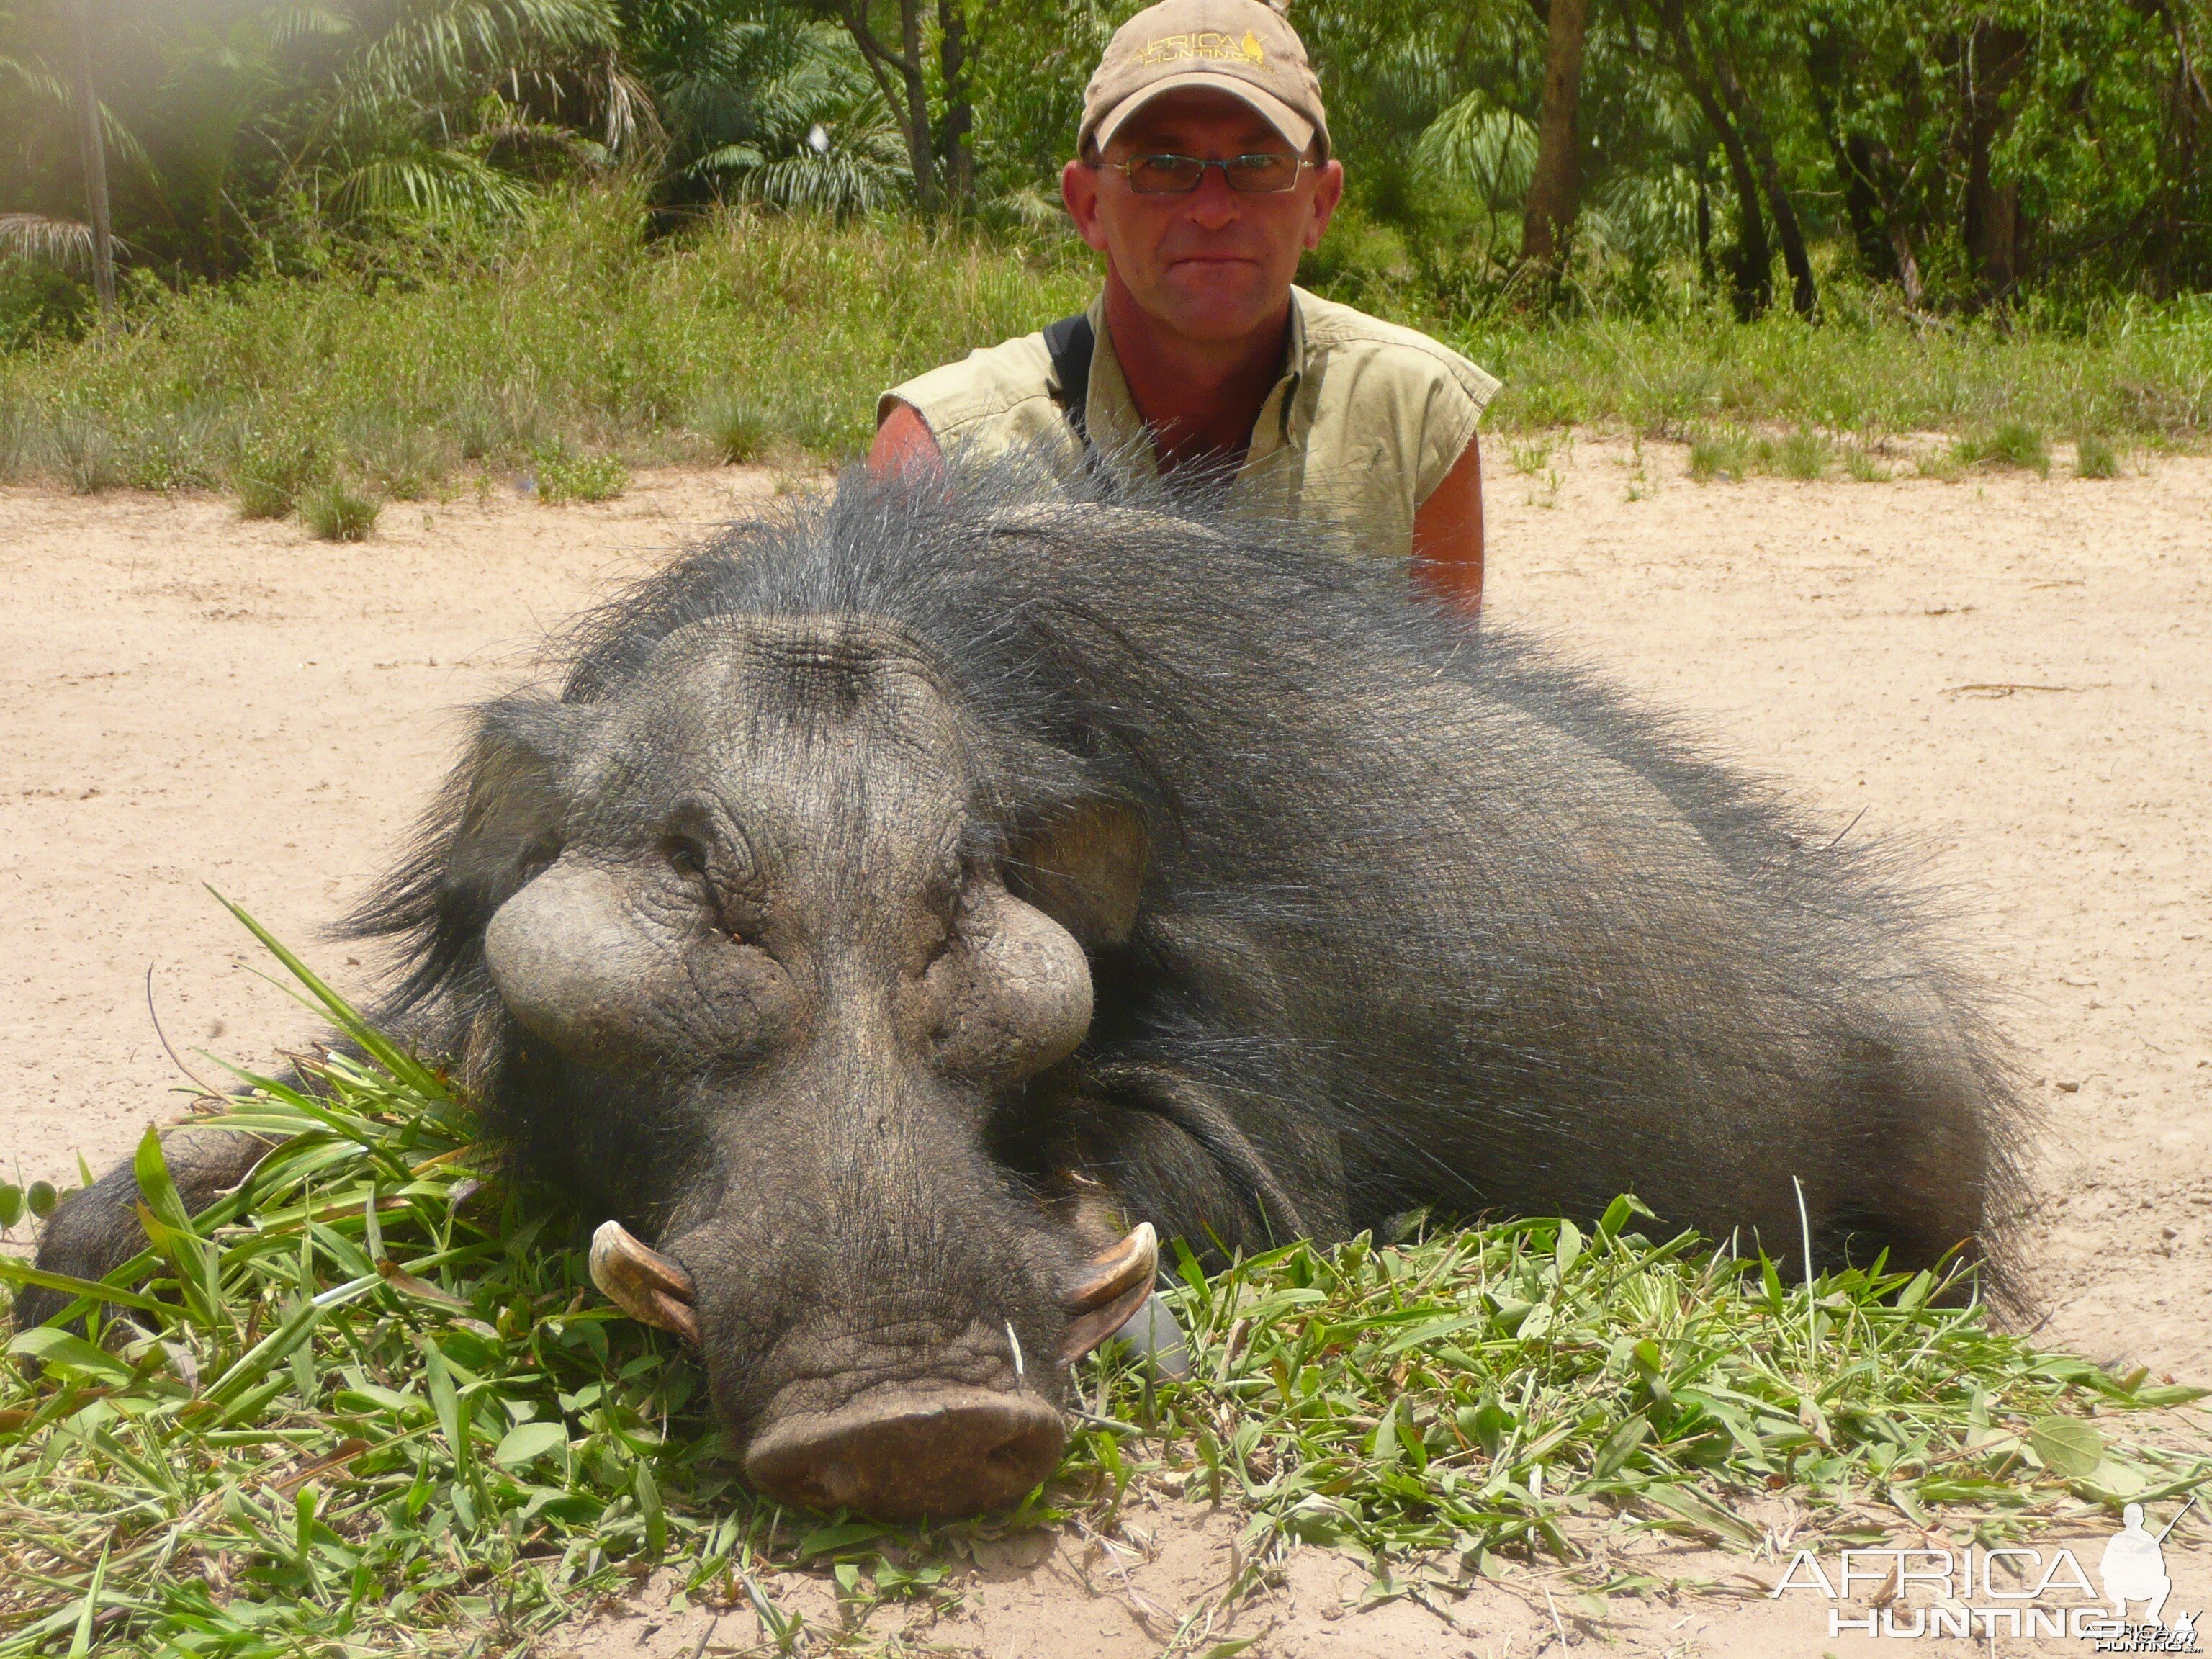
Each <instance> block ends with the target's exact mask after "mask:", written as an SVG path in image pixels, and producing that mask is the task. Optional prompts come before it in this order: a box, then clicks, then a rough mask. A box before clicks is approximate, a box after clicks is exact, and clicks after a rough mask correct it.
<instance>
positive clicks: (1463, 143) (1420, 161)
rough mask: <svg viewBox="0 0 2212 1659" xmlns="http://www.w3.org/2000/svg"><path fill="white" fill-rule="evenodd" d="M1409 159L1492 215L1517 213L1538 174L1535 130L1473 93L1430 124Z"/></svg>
mask: <svg viewBox="0 0 2212 1659" xmlns="http://www.w3.org/2000/svg"><path fill="white" fill-rule="evenodd" d="M1413 160H1414V165H1415V166H1417V167H1419V168H1420V169H1421V170H1422V171H1423V172H1425V173H1428V174H1429V175H1430V176H1431V177H1432V178H1434V179H1437V180H1439V181H1440V182H1443V183H1447V184H1451V185H1457V186H1459V187H1460V188H1461V189H1462V190H1465V191H1468V193H1469V194H1470V195H1472V196H1473V197H1474V198H1475V199H1476V200H1477V201H1479V202H1480V203H1481V204H1483V205H1484V206H1486V207H1487V208H1489V209H1490V210H1492V211H1493V212H1503V211H1505V210H1511V209H1517V208H1518V207H1519V206H1520V204H1521V203H1522V201H1523V200H1524V199H1525V198H1526V197H1527V196H1528V181H1529V179H1531V178H1532V177H1534V174H1535V171H1536V129H1535V128H1534V126H1532V125H1529V123H1528V121H1526V120H1524V119H1523V118H1522V117H1521V116H1520V115H1518V114H1517V113H1516V112H1514V111H1512V110H1510V109H1504V108H1500V107H1499V106H1497V105H1496V104H1493V103H1492V102H1491V101H1490V99H1489V98H1488V96H1487V95H1486V94H1483V93H1480V92H1472V93H1469V94H1468V95H1467V96H1466V97H1464V98H1462V99H1461V100H1459V101H1458V102H1457V103H1455V104H1454V105H1452V106H1450V107H1449V109H1447V110H1445V111H1444V112H1443V114H1441V115H1439V116H1437V118H1436V119H1435V120H1433V121H1431V122H1430V123H1429V125H1428V126H1427V128H1426V129H1425V130H1424V131H1423V132H1422V134H1421V136H1420V137H1419V139H1418V140H1417V141H1416V142H1415V143H1414V145H1413Z"/></svg>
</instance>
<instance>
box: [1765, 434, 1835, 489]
mask: <svg viewBox="0 0 2212 1659" xmlns="http://www.w3.org/2000/svg"><path fill="white" fill-rule="evenodd" d="M1833 453H1835V446H1834V445H1833V444H1832V443H1830V442H1829V441H1828V439H1827V436H1826V434H1824V433H1820V432H1815V431H1814V430H1812V429H1811V428H1808V427H1800V428H1798V429H1797V430H1796V431H1795V432H1792V433H1790V435H1788V436H1787V437H1785V438H1784V439H1783V441H1781V442H1780V443H1779V444H1778V445H1777V446H1776V447H1775V466H1776V469H1777V470H1778V471H1780V472H1781V473H1782V474H1783V475H1784V477H1791V478H1802V479H1806V480H1808V481H1809V480H1812V479H1815V478H1824V477H1826V476H1827V473H1828V461H1829V458H1830V457H1831V456H1832V454H1833Z"/></svg>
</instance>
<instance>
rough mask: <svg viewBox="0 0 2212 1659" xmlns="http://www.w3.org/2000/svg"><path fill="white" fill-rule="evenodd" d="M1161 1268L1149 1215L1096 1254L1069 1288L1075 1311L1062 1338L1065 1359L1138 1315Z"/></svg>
mask: <svg viewBox="0 0 2212 1659" xmlns="http://www.w3.org/2000/svg"><path fill="white" fill-rule="evenodd" d="M1159 1271H1160V1241H1159V1236H1158V1234H1157V1233H1155V1232H1154V1231H1152V1223H1151V1222H1149V1221H1139V1223H1138V1224H1137V1225H1135V1226H1134V1227H1133V1228H1132V1229H1131V1230H1130V1232H1129V1236H1128V1237H1127V1238H1125V1239H1123V1240H1122V1241H1121V1243H1119V1244H1116V1245H1115V1247H1114V1248H1113V1249H1110V1250H1108V1251H1106V1252H1104V1253H1103V1255H1098V1256H1096V1257H1093V1258H1092V1260H1091V1271H1090V1272H1089V1273H1085V1275H1084V1276H1083V1277H1082V1278H1081V1279H1079V1280H1077V1281H1076V1283H1075V1284H1074V1285H1071V1286H1070V1287H1069V1289H1068V1291H1067V1295H1066V1305H1067V1310H1068V1311H1069V1312H1070V1313H1071V1314H1073V1315H1074V1316H1075V1317H1074V1318H1073V1320H1071V1321H1070V1322H1069V1323H1068V1327H1067V1334H1066V1336H1065V1337H1063V1338H1062V1339H1061V1341H1060V1361H1061V1363H1062V1364H1073V1363H1074V1362H1075V1361H1077V1360H1079V1359H1080V1358H1083V1356H1084V1355H1085V1354H1087V1353H1089V1352H1091V1350H1092V1349H1093V1348H1095V1347H1097V1346H1098V1345H1099V1344H1100V1343H1101V1342H1103V1341H1104V1340H1106V1339H1107V1338H1108V1337H1109V1336H1111V1335H1113V1334H1114V1333H1115V1332H1116V1331H1118V1330H1120V1329H1121V1327H1122V1326H1124V1325H1126V1324H1127V1323H1128V1322H1129V1321H1130V1320H1131V1319H1133V1318H1134V1317H1135V1316H1136V1313H1137V1310H1138V1309H1139V1308H1141V1307H1143V1306H1144V1305H1145V1303H1146V1299H1147V1298H1148V1297H1151V1295H1152V1281H1153V1280H1154V1279H1157V1278H1158V1276H1159Z"/></svg>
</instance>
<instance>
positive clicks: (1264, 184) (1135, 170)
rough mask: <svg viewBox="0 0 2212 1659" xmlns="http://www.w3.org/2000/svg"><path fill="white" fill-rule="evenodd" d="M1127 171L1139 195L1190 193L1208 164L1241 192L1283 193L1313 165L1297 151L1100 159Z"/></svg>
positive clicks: (1233, 188)
mask: <svg viewBox="0 0 2212 1659" xmlns="http://www.w3.org/2000/svg"><path fill="white" fill-rule="evenodd" d="M1094 165H1096V166H1098V167H1112V168H1114V169H1115V171H1116V172H1119V173H1124V174H1126V175H1127V178H1128V180H1129V188H1130V189H1131V190H1133V191H1136V192H1137V194H1138V195H1139V196H1188V195H1189V194H1190V193H1191V192H1192V191H1194V190H1196V189H1197V188H1198V187H1199V185H1200V183H1202V182H1203V181H1204V180H1205V178H1206V169H1207V168H1208V167H1219V168H1220V169H1221V176H1222V178H1223V179H1225V180H1227V181H1228V185H1229V188H1230V189H1231V190H1233V191H1237V194H1239V195H1240V196H1280V195H1281V194H1282V193H1283V192H1284V191H1286V190H1295V189H1296V188H1297V182H1298V175H1299V174H1300V173H1303V172H1304V171H1305V170H1306V169H1307V168H1308V167H1311V166H1312V165H1313V163H1312V162H1310V161H1300V160H1299V159H1298V158H1297V156H1295V155H1231V156H1229V157H1227V158H1226V159H1225V160H1221V161H1203V160H1201V159H1200V158H1199V157H1198V156H1195V155H1133V156H1131V157H1130V158H1129V159H1128V160H1127V161H1099V162H1097V163H1095V164H1094Z"/></svg>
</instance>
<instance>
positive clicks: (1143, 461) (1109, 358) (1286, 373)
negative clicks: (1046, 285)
mask: <svg viewBox="0 0 2212 1659" xmlns="http://www.w3.org/2000/svg"><path fill="white" fill-rule="evenodd" d="M1304 299H1305V295H1304V294H1303V293H1302V292H1301V291H1300V290H1299V289H1297V288H1296V287H1293V288H1292V289H1291V319H1290V323H1291V325H1290V337H1289V338H1288V339H1287V340H1285V342H1284V350H1283V372H1282V374H1281V376H1280V377H1279V379H1278V380H1276V382H1275V384H1274V386H1273V387H1272V388H1271V389H1270V390H1269V391H1268V393H1267V398H1265V399H1264V400H1263V401H1262V402H1261V405H1260V416H1259V418H1258V420H1256V421H1255V422H1253V427H1252V441H1251V445H1250V447H1249V449H1248V450H1247V451H1246V453H1245V460H1244V468H1245V470H1246V471H1249V469H1250V468H1251V466H1252V465H1253V464H1254V463H1255V462H1256V461H1259V460H1261V459H1264V458H1265V457H1266V456H1267V455H1269V454H1272V453H1273V452H1274V451H1275V450H1277V449H1279V448H1281V447H1284V446H1285V445H1286V444H1288V443H1290V442H1291V441H1292V436H1293V435H1292V432H1291V422H1292V411H1293V409H1294V405H1295V404H1296V400H1297V393H1298V388H1299V386H1300V384H1301V382H1302V381H1303V380H1304V376H1305V371H1306V319H1305V306H1304ZM1087 314H1088V316H1089V317H1090V319H1091V338H1092V339H1093V341H1094V342H1095V343H1094V344H1093V345H1092V347H1091V385H1090V387H1089V390H1088V392H1087V394H1086V396H1085V398H1084V404H1083V424H1084V428H1085V431H1087V432H1088V433H1089V434H1090V435H1091V447H1093V448H1095V449H1097V451H1098V452H1099V453H1101V454H1107V455H1114V456H1116V457H1119V458H1120V459H1121V461H1122V464H1123V465H1126V466H1127V467H1128V468H1129V469H1130V470H1131V471H1133V472H1135V473H1136V475H1137V476H1138V477H1144V478H1151V477H1157V476H1158V471H1159V461H1158V457H1157V456H1155V455H1154V454H1153V453H1152V443H1151V441H1150V439H1149V438H1148V437H1146V433H1145V423H1144V420H1143V418H1142V417H1141V416H1139V414H1138V413H1137V400H1136V398H1133V396H1131V395H1130V392H1129V382H1128V380H1127V379H1126V378H1125V377H1124V376H1123V375H1122V373H1121V360H1120V358H1118V357H1117V356H1115V352H1114V337H1113V335H1112V334H1111V333H1110V332H1109V331H1108V329H1107V326H1106V295H1105V291H1104V290H1103V289H1101V290H1100V291H1099V293H1098V295H1097V297H1096V298H1095V299H1093V300H1092V301H1091V307H1090V310H1089V312H1088V313H1087Z"/></svg>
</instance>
